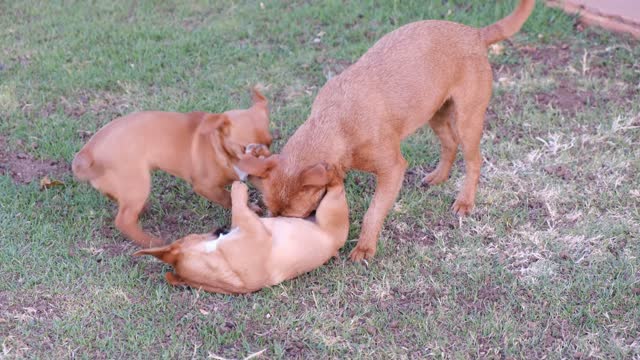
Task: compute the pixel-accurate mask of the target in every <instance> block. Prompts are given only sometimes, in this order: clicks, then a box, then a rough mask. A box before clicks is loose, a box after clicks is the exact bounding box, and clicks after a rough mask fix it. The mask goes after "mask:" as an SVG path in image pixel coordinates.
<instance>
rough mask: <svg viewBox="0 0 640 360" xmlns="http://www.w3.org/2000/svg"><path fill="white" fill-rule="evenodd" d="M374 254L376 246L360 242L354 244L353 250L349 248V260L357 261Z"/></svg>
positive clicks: (369, 257)
mask: <svg viewBox="0 0 640 360" xmlns="http://www.w3.org/2000/svg"><path fill="white" fill-rule="evenodd" d="M375 254H376V248H375V246H374V247H368V246H363V245H361V244H358V245H356V247H355V248H353V250H351V254H349V258H350V259H351V261H355V262H359V261H362V260H366V259H371V258H372V257H373V255H375Z"/></svg>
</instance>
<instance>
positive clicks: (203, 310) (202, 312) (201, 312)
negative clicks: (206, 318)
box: [200, 309, 209, 315]
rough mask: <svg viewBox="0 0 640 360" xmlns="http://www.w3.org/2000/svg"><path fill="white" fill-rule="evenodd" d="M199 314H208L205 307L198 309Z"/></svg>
mask: <svg viewBox="0 0 640 360" xmlns="http://www.w3.org/2000/svg"><path fill="white" fill-rule="evenodd" d="M200 314H202V315H209V312H208V311H207V310H205V309H200Z"/></svg>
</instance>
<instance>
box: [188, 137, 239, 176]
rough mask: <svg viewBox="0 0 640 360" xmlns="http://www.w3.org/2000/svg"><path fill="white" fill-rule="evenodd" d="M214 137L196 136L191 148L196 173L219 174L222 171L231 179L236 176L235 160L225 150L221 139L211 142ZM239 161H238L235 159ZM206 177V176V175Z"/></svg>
mask: <svg viewBox="0 0 640 360" xmlns="http://www.w3.org/2000/svg"><path fill="white" fill-rule="evenodd" d="M211 136H213V135H209V134H207V135H201V134H195V135H194V139H193V142H192V146H191V161H192V163H193V168H194V171H195V172H196V173H198V174H200V175H202V174H214V173H217V174H219V173H220V171H221V169H224V170H226V171H225V173H226V174H227V176H229V177H230V178H233V177H234V176H235V172H234V170H233V163H234V159H232V158H230V157H229V155H228V154H227V152H226V151H225V150H224V148H223V145H222V144H221V143H220V142H221V141H223V140H222V139H221V138H219V139H216V141H212V140H211ZM235 160H237V159H235ZM205 176H206V175H205Z"/></svg>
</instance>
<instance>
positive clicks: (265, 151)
mask: <svg viewBox="0 0 640 360" xmlns="http://www.w3.org/2000/svg"><path fill="white" fill-rule="evenodd" d="M244 153H245V154H247V155H251V156H254V157H257V158H265V157H267V156H269V155H271V152H270V151H269V148H268V147H267V146H266V145H263V144H249V145H247V147H246V148H245V151H244Z"/></svg>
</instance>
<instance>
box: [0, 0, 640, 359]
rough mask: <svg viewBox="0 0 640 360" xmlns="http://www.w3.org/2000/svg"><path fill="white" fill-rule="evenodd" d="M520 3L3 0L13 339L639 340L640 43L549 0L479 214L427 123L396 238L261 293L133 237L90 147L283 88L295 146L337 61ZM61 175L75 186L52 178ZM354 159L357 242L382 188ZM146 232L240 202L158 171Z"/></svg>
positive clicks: (182, 343)
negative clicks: (179, 273) (190, 283)
mask: <svg viewBox="0 0 640 360" xmlns="http://www.w3.org/2000/svg"><path fill="white" fill-rule="evenodd" d="M514 5H515V1H513V0H511V1H498V2H491V1H481V0H470V1H462V0H454V1H418V0H408V1H360V2H351V1H337V0H327V1H314V2H309V1H301V0H295V1H294V0H292V1H264V3H260V2H254V1H210V2H207V1H192V0H189V1H148V0H141V1H124V0H116V1H94V2H91V5H89V4H88V3H86V2H69V1H64V2H63V1H47V2H45V1H33V0H25V1H1V2H0V49H1V52H0V173H2V174H4V175H0V279H1V280H0V358H5V357H6V358H14V357H15V358H23V357H24V358H68V357H81V358H191V357H195V358H207V357H214V356H219V357H225V358H243V357H246V356H248V355H250V354H253V353H255V352H258V351H261V350H263V349H266V351H265V352H264V353H263V354H262V358H283V357H286V358H307V359H325V358H378V359H388V358H415V359H423V358H427V357H430V356H433V357H438V358H440V357H444V358H503V359H505V358H506V359H508V358H531V359H540V358H542V357H544V356H547V357H549V358H558V359H559V358H579V359H590V358H593V359H598V358H602V359H604V358H607V359H608V358H634V357H635V358H639V357H640V260H639V258H638V257H639V256H640V240H639V238H640V96H639V95H638V94H639V92H638V91H639V90H638V89H639V87H640V63H639V61H640V60H639V59H640V47H639V46H638V43H637V41H633V40H631V39H630V38H626V37H623V36H614V35H611V34H607V33H604V32H600V31H598V30H592V29H591V30H583V29H581V28H580V27H579V26H576V24H575V21H574V19H573V18H571V17H568V16H566V15H564V14H563V13H561V12H559V11H558V10H553V9H548V8H545V7H544V6H542V4H541V1H538V5H537V8H536V10H535V12H534V14H533V15H532V17H531V18H530V19H529V21H528V22H527V24H526V25H525V27H524V29H523V31H522V32H521V33H519V34H518V35H516V36H515V37H514V38H513V39H511V40H509V41H505V42H503V43H502V45H503V48H494V49H493V51H492V52H491V56H490V57H491V62H492V65H493V69H494V79H495V83H494V96H493V100H492V102H491V105H490V108H489V110H488V112H487V123H486V130H485V133H484V138H483V155H484V158H485V162H484V166H483V169H482V178H481V182H480V188H479V192H478V197H477V207H476V209H475V212H474V213H473V215H472V216H470V217H468V218H463V219H458V218H456V217H455V216H453V215H452V214H451V213H450V211H449V207H450V206H451V204H452V203H453V200H454V197H455V195H456V194H457V190H458V188H459V185H460V184H461V180H462V174H463V171H464V166H463V163H462V161H461V159H460V158H459V160H458V161H457V162H456V166H455V167H454V171H453V173H452V176H451V179H450V180H449V181H448V182H447V183H445V184H444V185H441V186H437V187H421V186H420V179H421V178H422V177H423V176H424V174H426V173H427V172H428V171H429V170H431V169H433V168H434V166H435V164H436V162H437V158H438V151H439V149H438V143H437V140H436V138H435V136H434V135H433V134H432V132H431V130H429V129H423V130H420V131H418V132H417V133H416V134H414V135H413V136H411V137H410V138H409V139H407V141H405V143H404V144H403V153H404V155H405V157H406V158H407V160H408V161H409V163H410V168H409V170H408V172H407V176H406V179H405V185H404V187H403V189H402V193H401V195H400V197H399V199H398V201H397V203H396V205H395V207H394V209H393V211H392V212H391V214H390V216H389V217H388V219H387V221H386V223H385V227H384V230H383V232H382V235H381V238H380V243H379V250H378V253H377V255H376V257H375V258H374V259H373V260H371V261H369V262H368V263H367V264H354V263H351V262H350V261H348V260H347V259H346V258H347V255H348V253H349V251H350V250H351V249H352V248H353V246H354V244H355V243H354V241H349V242H348V243H347V246H345V248H344V249H343V250H342V251H341V255H342V256H341V258H340V259H339V260H335V259H334V260H332V261H330V262H329V263H328V264H327V265H326V266H324V267H322V268H320V269H318V270H316V271H314V272H312V273H310V274H307V275H304V276H301V277H300V278H298V279H295V280H293V281H287V282H285V283H283V284H281V285H279V286H276V287H273V288H269V289H264V290H262V291H260V292H257V293H255V294H251V295H246V296H223V295H214V294H208V293H205V292H201V291H198V290H195V289H188V288H187V289H184V288H171V287H169V286H168V285H167V284H166V283H165V281H164V278H163V273H164V272H165V271H167V270H168V267H166V266H164V265H162V264H160V263H159V262H157V261H155V259H152V258H150V257H148V258H133V257H132V256H131V253H132V252H133V251H134V250H135V247H134V246H133V244H132V243H131V242H129V241H127V240H126V239H124V238H123V237H122V235H121V234H120V233H119V232H118V231H117V230H116V229H115V228H114V226H113V219H114V215H115V206H114V205H113V204H111V203H110V202H109V201H108V200H107V199H106V198H104V197H103V196H101V195H100V194H99V193H98V192H96V191H95V190H94V189H93V188H91V187H90V186H89V185H87V184H84V183H77V182H76V181H74V180H73V178H72V175H71V173H70V169H69V168H70V166H69V164H70V161H71V159H72V158H73V155H74V153H75V152H76V151H77V150H78V149H80V147H81V146H82V144H83V143H84V142H85V141H86V140H87V139H88V136H90V135H91V134H92V133H93V132H94V131H95V130H96V129H98V128H99V127H101V126H102V125H104V124H105V123H107V122H108V121H110V120H111V119H112V118H114V117H116V116H118V115H121V114H125V113H129V112H133V111H136V110H144V109H159V110H176V111H192V110H204V111H213V112H216V111H223V110H225V109H229V108H235V107H239V106H245V105H248V104H249V95H248V89H249V87H250V86H251V85H252V84H254V83H258V82H259V83H262V84H264V85H266V90H265V93H266V95H267V97H268V98H269V100H270V101H271V119H272V128H273V131H274V133H275V134H276V135H277V137H278V141H277V142H276V143H275V146H274V147H275V149H276V150H277V149H279V148H280V147H281V146H282V145H283V144H284V142H285V141H286V139H287V138H288V136H289V135H291V134H292V133H293V131H294V130H295V129H296V127H297V126H299V125H300V124H301V123H302V122H303V121H304V120H305V118H306V116H307V114H308V113H309V109H310V105H311V102H312V100H313V98H314V96H315V94H316V93H317V91H318V89H319V88H320V87H321V86H322V85H323V84H324V83H325V82H326V79H327V77H330V76H333V75H335V74H337V73H339V72H340V71H342V70H343V69H344V68H345V67H346V66H347V65H348V64H350V63H352V62H354V61H355V60H356V59H357V58H358V57H359V56H360V55H361V54H362V53H363V52H364V51H366V49H367V48H368V47H370V46H371V45H372V44H373V43H374V42H375V41H376V39H378V38H379V37H381V36H382V35H383V34H385V33H387V32H389V31H391V30H392V29H394V28H397V27H398V26H400V25H402V24H406V23H408V22H411V21H415V20H420V19H429V18H433V19H448V20H453V21H459V22H463V23H466V24H469V25H477V26H480V25H487V24H489V23H492V22H494V21H495V20H497V19H499V18H501V17H502V16H504V15H505V14H506V13H508V12H509V11H511V10H512V8H513V7H514ZM44 175H48V176H49V177H50V178H52V179H56V180H60V181H62V182H64V184H65V185H64V186H57V187H52V188H49V189H46V190H43V191H41V190H39V181H40V179H41V178H42V177H43V176H44ZM373 184H374V180H373V178H371V177H370V176H369V175H366V174H359V173H352V174H350V175H349V177H348V179H347V186H348V195H349V202H350V206H351V218H352V227H351V233H350V239H352V240H355V239H356V238H357V236H358V233H359V230H360V223H361V220H362V217H363V214H364V211H365V210H366V208H367V205H368V202H369V201H370V199H371V196H372V194H373V190H374V186H373ZM153 186H154V190H153V195H152V198H151V200H150V207H149V210H148V211H147V212H146V213H145V215H144V216H143V217H142V221H143V223H144V226H145V228H146V229H148V230H150V231H152V232H154V233H156V234H161V235H163V236H165V237H167V238H170V239H176V238H178V237H181V236H184V235H186V234H188V233H191V232H205V231H208V230H210V229H211V228H213V227H217V226H223V225H226V224H227V223H228V221H229V213H228V212H226V211H224V210H221V209H220V208H219V207H217V206H216V205H212V204H209V203H208V202H207V201H205V200H204V199H202V198H200V197H198V196H197V195H195V194H194V193H193V192H192V191H191V190H190V188H189V187H188V186H186V185H185V184H184V182H182V181H180V180H176V179H174V178H171V177H169V176H166V175H160V174H158V175H157V176H156V177H155V178H154V185H153Z"/></svg>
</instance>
